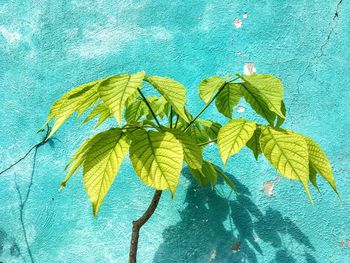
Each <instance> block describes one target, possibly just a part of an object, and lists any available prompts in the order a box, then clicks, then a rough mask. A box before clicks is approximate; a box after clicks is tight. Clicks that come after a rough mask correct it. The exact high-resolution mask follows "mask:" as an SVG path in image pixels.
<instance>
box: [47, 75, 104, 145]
mask: <svg viewBox="0 0 350 263" xmlns="http://www.w3.org/2000/svg"><path fill="white" fill-rule="evenodd" d="M98 83H99V82H97V81H95V82H91V83H88V84H85V85H82V86H79V87H76V88H74V89H72V90H71V91H69V92H67V93H66V94H65V95H63V96H62V97H61V98H60V99H58V100H57V101H56V102H55V103H54V104H53V105H52V107H51V109H50V114H49V116H48V119H47V120H46V122H45V124H44V125H46V124H47V123H48V122H49V121H50V120H52V119H53V118H55V122H54V125H53V127H52V129H51V132H50V134H49V136H48V138H47V139H49V138H50V137H51V136H52V135H53V134H54V133H55V132H56V131H57V130H58V128H59V127H61V125H62V124H63V123H64V122H65V121H66V120H67V119H69V118H70V117H71V116H72V114H73V113H74V112H75V111H78V117H79V116H80V115H81V114H83V113H84V112H85V111H86V110H87V109H88V108H89V107H91V106H92V105H93V104H95V103H96V102H97V101H98V94H97V87H98Z"/></svg>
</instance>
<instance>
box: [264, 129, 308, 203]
mask: <svg viewBox="0 0 350 263" xmlns="http://www.w3.org/2000/svg"><path fill="white" fill-rule="evenodd" d="M267 130H268V132H269V135H270V137H271V138H272V140H273V141H274V143H275V144H274V146H273V148H272V150H271V152H270V154H272V152H273V149H274V147H275V146H277V147H278V149H279V150H280V152H281V155H283V157H284V158H285V159H286V164H287V163H288V164H289V166H290V167H291V169H292V170H293V171H294V173H295V174H296V175H297V177H298V178H299V181H300V182H302V185H303V187H304V189H305V191H306V193H307V195H308V197H309V199H310V202H311V203H313V201H312V198H311V195H310V192H309V189H308V187H307V181H308V180H306V182H305V181H304V179H302V178H301V177H300V176H299V173H298V172H297V171H296V170H295V168H294V166H293V165H291V162H290V160H289V158H287V157H286V155H285V153H284V151H283V148H282V147H281V146H280V145H279V143H278V142H277V140H276V138H275V137H274V136H273V134H272V133H271V131H270V129H267ZM287 142H288V141H287ZM289 142H290V141H289ZM293 153H294V154H297V153H296V152H293ZM281 155H280V156H279V159H278V162H277V163H279V161H280V160H281ZM297 155H298V156H299V157H301V156H300V155H299V154H297ZM294 161H296V160H294ZM296 162H297V163H299V164H302V163H300V162H299V161H296ZM286 164H285V165H284V170H285V168H286Z"/></svg>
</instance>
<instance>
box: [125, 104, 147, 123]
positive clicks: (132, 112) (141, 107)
mask: <svg viewBox="0 0 350 263" xmlns="http://www.w3.org/2000/svg"><path fill="white" fill-rule="evenodd" d="M148 112H149V111H148V108H147V105H146V104H145V102H144V101H143V100H142V99H136V100H135V101H134V102H133V103H131V104H130V105H129V106H128V107H127V108H126V110H125V114H124V117H125V120H126V121H127V122H131V121H138V120H139V119H140V118H141V117H142V116H145V115H147V114H148Z"/></svg>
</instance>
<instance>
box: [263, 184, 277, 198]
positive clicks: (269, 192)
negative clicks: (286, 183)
mask: <svg viewBox="0 0 350 263" xmlns="http://www.w3.org/2000/svg"><path fill="white" fill-rule="evenodd" d="M274 187H275V180H271V181H267V182H264V193H265V194H266V195H267V196H268V197H270V196H272V195H273V189H274Z"/></svg>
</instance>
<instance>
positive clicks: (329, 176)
mask: <svg viewBox="0 0 350 263" xmlns="http://www.w3.org/2000/svg"><path fill="white" fill-rule="evenodd" d="M303 138H304V139H305V141H306V144H307V148H308V152H309V162H310V166H311V167H312V168H313V169H314V170H315V171H316V172H317V173H319V174H320V175H321V176H322V177H323V178H324V179H325V180H326V181H327V182H328V183H329V185H330V186H331V187H332V188H333V190H334V191H335V192H337V187H336V185H335V182H334V177H333V172H332V166H331V163H330V162H329V160H328V158H327V155H326V154H325V153H324V151H323V150H322V148H321V146H320V145H319V144H318V143H316V142H315V141H313V140H312V139H310V138H309V137H306V136H303Z"/></svg>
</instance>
